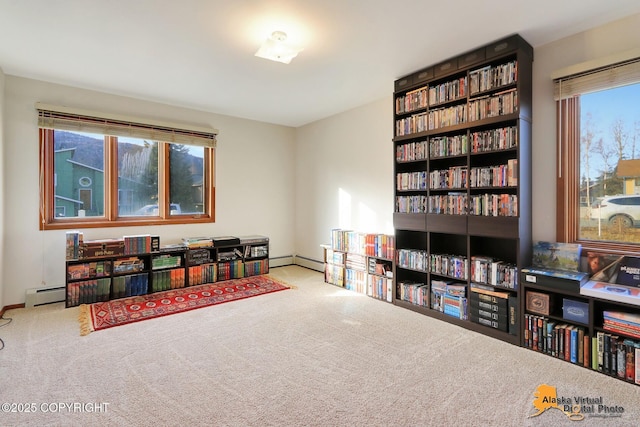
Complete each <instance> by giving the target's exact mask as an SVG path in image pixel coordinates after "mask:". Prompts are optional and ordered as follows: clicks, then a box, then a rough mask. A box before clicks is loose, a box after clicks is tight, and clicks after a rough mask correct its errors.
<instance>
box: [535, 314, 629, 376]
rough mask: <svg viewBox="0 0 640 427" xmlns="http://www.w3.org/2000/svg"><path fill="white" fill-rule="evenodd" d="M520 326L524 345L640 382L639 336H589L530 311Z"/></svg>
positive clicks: (565, 324) (580, 330) (602, 334)
mask: <svg viewBox="0 0 640 427" xmlns="http://www.w3.org/2000/svg"><path fill="white" fill-rule="evenodd" d="M619 314H621V315H624V314H623V313H619ZM524 326H525V328H524V345H525V347H528V348H530V349H532V350H535V351H539V352H541V353H545V354H548V355H550V356H553V357H556V358H559V359H562V360H565V361H567V362H570V363H574V364H577V365H581V366H584V367H586V368H590V369H593V370H595V371H599V372H602V373H604V374H607V375H611V376H614V377H617V378H619V379H621V380H625V381H628V382H631V383H635V384H638V385H640V341H639V340H638V338H639V337H640V336H636V337H635V339H634V338H631V337H629V334H628V333H626V332H625V333H624V334H619V333H618V332H614V333H610V332H607V331H598V332H596V334H595V336H589V335H588V333H587V331H586V329H585V328H584V327H581V326H576V325H571V324H567V323H563V322H561V321H556V320H552V319H548V318H546V317H544V316H538V315H533V314H525V325H524ZM605 329H606V327H605ZM623 335H624V336H623Z"/></svg>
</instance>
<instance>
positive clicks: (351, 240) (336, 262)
mask: <svg viewBox="0 0 640 427" xmlns="http://www.w3.org/2000/svg"><path fill="white" fill-rule="evenodd" d="M394 245H395V239H394V237H393V236H389V235H385V234H372V233H360V232H355V231H351V230H339V229H334V230H332V231H331V244H330V245H322V249H323V251H324V281H325V282H326V283H329V284H332V285H336V286H340V287H344V288H346V289H349V290H352V291H356V292H359V293H362V294H365V295H368V296H370V297H373V298H376V299H380V300H383V301H387V302H393V277H392V273H393V264H394V258H395V246H394Z"/></svg>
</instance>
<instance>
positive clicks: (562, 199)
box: [556, 97, 640, 256]
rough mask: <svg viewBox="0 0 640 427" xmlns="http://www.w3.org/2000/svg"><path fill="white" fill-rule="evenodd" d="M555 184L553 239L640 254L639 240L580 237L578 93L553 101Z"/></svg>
mask: <svg viewBox="0 0 640 427" xmlns="http://www.w3.org/2000/svg"><path fill="white" fill-rule="evenodd" d="M556 131H557V135H558V138H557V155H558V161H557V175H556V176H557V188H556V240H557V241H558V242H565V243H579V244H580V245H581V246H582V248H583V250H584V251H597V252H604V253H611V254H620V255H635V256H640V244H631V243H618V242H601V241H594V240H584V239H580V238H579V237H578V236H579V233H578V229H579V206H580V204H579V201H580V200H579V198H580V191H579V188H580V178H579V169H580V100H579V97H571V98H565V99H561V100H558V101H556Z"/></svg>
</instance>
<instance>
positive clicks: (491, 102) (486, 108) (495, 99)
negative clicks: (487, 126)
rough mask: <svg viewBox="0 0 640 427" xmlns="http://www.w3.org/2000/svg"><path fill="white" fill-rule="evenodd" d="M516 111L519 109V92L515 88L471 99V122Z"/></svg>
mask: <svg viewBox="0 0 640 427" xmlns="http://www.w3.org/2000/svg"><path fill="white" fill-rule="evenodd" d="M516 111H518V92H517V91H516V89H515V88H514V89H509V90H506V91H504V92H501V93H498V94H496V95H491V96H489V95H488V96H485V97H482V98H477V99H474V100H472V101H469V121H470V122H473V121H477V120H483V119H486V118H489V117H498V116H503V115H507V114H513V113H515V112H516Z"/></svg>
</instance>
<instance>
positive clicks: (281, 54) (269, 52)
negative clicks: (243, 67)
mask: <svg viewBox="0 0 640 427" xmlns="http://www.w3.org/2000/svg"><path fill="white" fill-rule="evenodd" d="M301 50H302V48H300V47H297V46H293V45H291V44H289V43H287V34H286V33H284V32H282V31H274V32H273V33H272V34H271V37H269V38H268V39H267V40H265V42H264V44H263V45H262V46H260V49H258V51H257V52H256V56H257V57H259V58H264V59H270V60H271V61H276V62H282V63H284V64H288V63H290V62H291V60H292V59H293V58H295V57H296V56H297V55H298V52H300V51H301Z"/></svg>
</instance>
